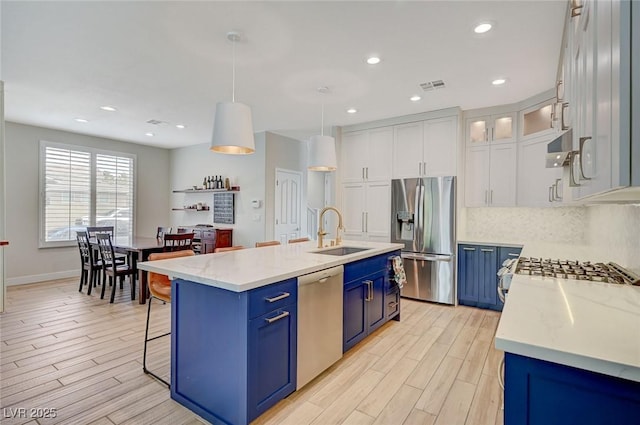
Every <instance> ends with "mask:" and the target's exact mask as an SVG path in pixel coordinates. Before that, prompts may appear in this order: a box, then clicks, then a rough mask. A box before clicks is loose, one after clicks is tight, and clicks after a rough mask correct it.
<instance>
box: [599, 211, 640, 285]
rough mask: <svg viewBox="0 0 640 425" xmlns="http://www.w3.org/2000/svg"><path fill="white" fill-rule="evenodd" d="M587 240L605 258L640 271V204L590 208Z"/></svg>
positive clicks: (604, 259)
mask: <svg viewBox="0 0 640 425" xmlns="http://www.w3.org/2000/svg"><path fill="white" fill-rule="evenodd" d="M588 217H589V226H588V227H587V229H586V232H587V240H588V243H589V245H590V246H591V248H592V249H593V250H594V252H596V253H597V255H598V256H599V257H600V258H602V259H603V261H613V262H616V263H618V264H620V265H621V266H623V267H627V268H629V269H631V270H633V271H635V272H636V273H639V274H640V204H636V205H592V206H589V207H588Z"/></svg>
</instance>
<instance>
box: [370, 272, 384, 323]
mask: <svg viewBox="0 0 640 425" xmlns="http://www.w3.org/2000/svg"><path fill="white" fill-rule="evenodd" d="M365 281H366V282H370V283H368V285H369V286H370V287H371V288H370V290H369V299H368V301H367V306H366V310H367V334H369V333H371V332H373V331H374V330H375V329H377V328H379V327H380V326H382V324H383V323H384V322H385V318H386V315H385V299H386V294H385V290H384V271H382V272H379V273H376V274H374V275H371V276H368V277H366V278H365Z"/></svg>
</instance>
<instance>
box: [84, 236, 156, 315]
mask: <svg viewBox="0 0 640 425" xmlns="http://www.w3.org/2000/svg"><path fill="white" fill-rule="evenodd" d="M89 242H90V243H91V244H92V245H96V244H97V243H98V242H97V240H96V239H94V238H91V239H90V240H89ZM111 245H113V250H114V251H115V252H118V253H120V254H126V255H127V257H128V258H129V259H130V266H131V268H132V269H133V270H134V272H135V273H134V276H135V275H136V274H137V275H138V282H139V285H138V303H139V304H144V303H146V302H147V298H148V293H149V290H148V288H147V272H146V271H144V270H138V266H137V265H138V262H139V261H147V260H148V259H149V254H152V253H154V252H162V251H163V250H164V240H163V239H162V238H150V237H137V236H136V237H129V236H114V237H112V239H111Z"/></svg>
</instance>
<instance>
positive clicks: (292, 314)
mask: <svg viewBox="0 0 640 425" xmlns="http://www.w3.org/2000/svg"><path fill="white" fill-rule="evenodd" d="M296 317H297V311H296V305H289V306H286V307H284V308H282V309H279V310H275V311H273V312H270V313H267V314H265V315H264V316H260V317H258V318H256V319H252V320H250V321H249V359H248V360H249V370H248V374H249V418H257V417H258V416H259V415H261V414H262V413H264V412H265V411H266V410H267V409H269V408H270V407H271V406H273V405H274V404H276V403H277V402H278V401H280V400H282V399H283V398H284V397H286V396H287V395H289V394H291V393H292V392H293V391H295V389H296V380H295V377H296V367H295V366H296V347H297V342H296V341H297V339H296V336H297V327H296V323H297V321H296Z"/></svg>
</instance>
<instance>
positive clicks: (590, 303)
mask: <svg viewBox="0 0 640 425" xmlns="http://www.w3.org/2000/svg"><path fill="white" fill-rule="evenodd" d="M538 245H539V244H531V245H529V246H528V245H527V244H525V247H524V251H523V255H525V256H534V257H535V256H538V257H539V256H541V255H544V256H545V257H549V256H551V257H554V256H557V257H560V258H563V257H566V258H580V259H581V260H592V261H593V260H598V259H597V258H594V257H593V255H592V254H591V253H589V252H584V250H583V252H580V253H576V252H577V251H576V249H575V248H574V249H571V247H567V246H564V247H563V246H560V245H557V246H555V247H552V246H549V245H544V246H538ZM550 253H551V254H550ZM571 253H573V254H571ZM600 260H602V259H600ZM495 343H496V348H498V349H500V350H504V351H505V424H507V425H510V424H518V425H520V424H553V423H580V424H604V423H611V424H614V423H616V424H617V423H637V421H638V418H639V417H640V287H638V286H631V285H619V284H612V283H602V282H589V281H578V280H572V279H557V278H552V277H541V276H528V275H514V276H513V280H512V282H511V286H510V288H509V293H508V297H507V301H506V303H505V307H504V310H503V312H502V316H501V318H500V323H499V325H498V329H497V332H496V339H495Z"/></svg>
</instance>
